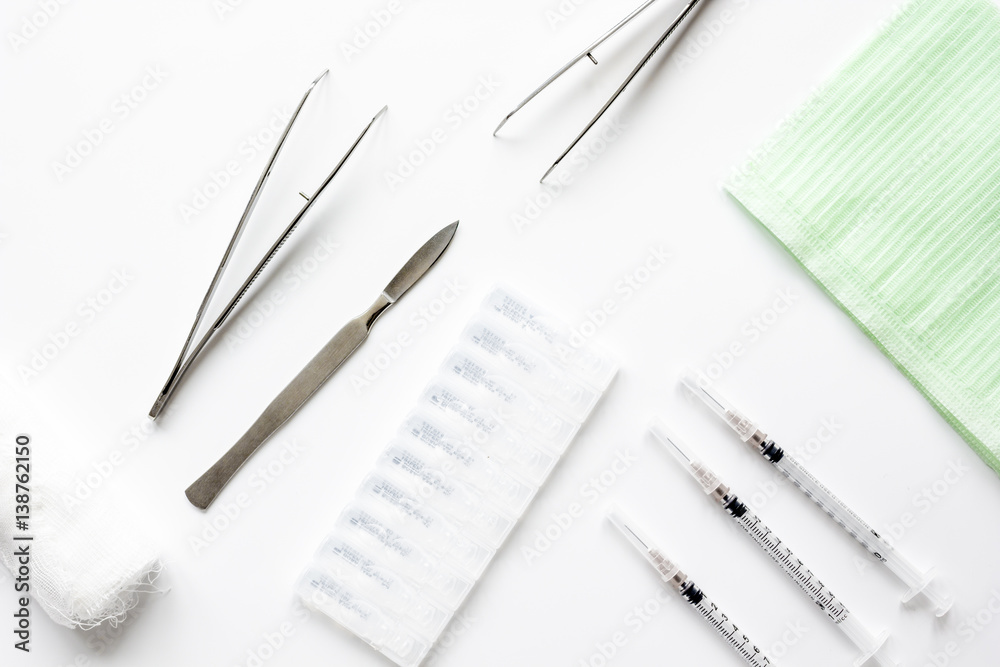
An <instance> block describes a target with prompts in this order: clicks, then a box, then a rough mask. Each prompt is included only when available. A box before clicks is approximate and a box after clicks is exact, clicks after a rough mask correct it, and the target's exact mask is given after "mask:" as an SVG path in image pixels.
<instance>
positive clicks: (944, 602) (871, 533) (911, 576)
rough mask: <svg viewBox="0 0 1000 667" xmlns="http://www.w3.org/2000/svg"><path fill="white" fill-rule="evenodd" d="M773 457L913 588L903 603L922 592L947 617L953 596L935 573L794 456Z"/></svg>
mask: <svg viewBox="0 0 1000 667" xmlns="http://www.w3.org/2000/svg"><path fill="white" fill-rule="evenodd" d="M770 460H771V463H772V464H774V466H775V467H776V468H777V469H778V470H780V471H781V472H782V474H784V475H785V477H787V478H788V479H789V480H790V481H791V482H792V483H793V484H795V486H797V487H799V489H800V490H801V491H802V492H803V493H805V494H806V495H807V496H808V497H809V498H811V499H812V501H813V502H814V503H816V504H817V505H819V506H820V507H821V508H822V509H823V511H825V512H826V513H827V514H828V515H829V516H830V517H831V518H832V519H833V520H834V521H836V522H837V523H838V524H839V525H840V526H841V527H842V528H843V529H844V530H846V531H847V532H848V533H849V534H850V535H851V536H852V537H853V538H854V539H855V540H857V541H858V542H859V543H860V544H861V545H862V546H863V547H864V548H865V549H867V550H868V553H870V554H871V555H872V556H874V557H875V558H877V559H878V560H880V561H882V562H883V563H885V565H886V567H887V568H889V571H890V572H892V573H893V574H895V575H896V577H897V578H899V580H900V581H902V582H903V583H904V584H906V586H907V587H908V588H909V590H908V591H907V592H906V594H905V595H904V596H903V602H909V601H910V600H911V599H912V598H913V597H915V596H916V595H917V594H918V593H920V594H923V595H924V596H925V597H926V598H927V600H928V601H929V602H930V604H931V605H932V606H933V608H934V613H935V614H936V615H937V616H943V615H944V614H946V613H947V612H948V610H949V609H950V608H951V604H952V600H951V596H950V595H949V594H948V593H946V592H944V591H943V590H942V589H941V588H939V587H937V586H933V585H932V584H931V580H932V579H933V574H932V573H931V572H921V571H920V570H919V569H917V567H916V566H915V565H913V564H912V563H911V562H910V561H909V560H907V559H906V558H905V557H904V556H903V555H902V554H901V553H899V552H898V551H897V550H896V549H895V548H894V547H893V546H892V545H891V544H889V542H888V541H886V539H885V538H883V537H882V536H881V535H879V534H878V533H877V532H875V530H874V529H873V528H872V527H871V526H869V525H868V524H867V523H865V522H864V521H863V520H862V519H861V517H859V516H858V515H857V514H855V513H854V512H853V511H852V510H851V508H849V507H848V506H847V505H846V504H844V502H843V501H842V500H840V498H838V497H837V496H835V495H834V494H833V492H832V491H830V490H829V489H828V488H826V487H825V486H824V485H823V484H822V483H821V482H820V481H819V480H818V479H816V477H814V476H813V475H812V473H810V472H809V471H808V470H806V469H805V468H804V467H803V466H802V464H801V463H799V462H798V461H797V460H796V459H795V458H794V457H792V456H789V455H788V454H783V455H782V456H781V457H779V458H774V459H770Z"/></svg>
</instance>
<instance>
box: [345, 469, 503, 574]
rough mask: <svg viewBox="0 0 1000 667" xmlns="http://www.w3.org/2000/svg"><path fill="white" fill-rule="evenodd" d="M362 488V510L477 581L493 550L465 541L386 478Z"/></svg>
mask: <svg viewBox="0 0 1000 667" xmlns="http://www.w3.org/2000/svg"><path fill="white" fill-rule="evenodd" d="M362 489H363V491H362V493H363V494H365V495H363V496H362V498H363V499H364V500H367V502H365V504H364V509H365V510H366V511H368V512H370V513H371V514H373V515H375V516H376V517H378V518H379V519H381V520H382V521H383V522H384V524H385V525H386V526H388V527H389V528H391V529H393V530H396V531H398V532H399V533H400V534H401V535H403V536H405V537H407V538H408V539H410V540H411V541H414V542H417V543H418V544H420V545H422V546H423V547H425V548H426V549H427V550H428V551H431V552H432V553H434V554H437V555H439V556H443V557H444V558H446V559H447V560H448V562H450V563H452V564H454V565H456V566H457V567H459V568H460V569H462V570H463V571H465V572H467V573H469V574H471V575H472V576H473V577H475V578H478V577H479V575H480V574H481V573H482V571H483V568H485V567H486V563H488V562H489V560H490V559H491V558H492V557H493V549H490V548H489V547H486V546H484V545H482V544H480V543H479V542H477V541H476V540H474V539H471V538H469V537H468V536H466V535H465V533H464V531H462V530H460V529H459V527H458V526H456V525H455V524H453V523H452V522H450V521H448V520H447V519H446V518H444V516H442V515H441V514H439V513H438V512H435V511H434V510H432V509H430V508H428V507H424V506H422V505H421V504H419V503H417V502H415V500H416V499H415V498H412V497H411V496H408V495H407V494H405V493H403V491H402V489H400V488H399V487H398V486H396V485H395V484H393V483H392V482H391V481H389V480H388V479H386V478H384V477H382V476H380V475H372V476H371V477H369V478H368V480H367V481H366V483H365V484H364V485H363V486H362ZM359 501H361V499H359ZM362 502H363V501H362Z"/></svg>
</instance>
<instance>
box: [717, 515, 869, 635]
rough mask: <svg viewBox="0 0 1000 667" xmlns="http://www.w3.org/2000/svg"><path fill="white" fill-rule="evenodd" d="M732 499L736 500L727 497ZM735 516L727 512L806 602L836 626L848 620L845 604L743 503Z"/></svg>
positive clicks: (848, 612) (848, 613) (848, 615)
mask: <svg viewBox="0 0 1000 667" xmlns="http://www.w3.org/2000/svg"><path fill="white" fill-rule="evenodd" d="M730 498H733V499H735V496H730ZM739 507H740V509H739V511H738V512H737V513H733V512H730V515H731V516H732V517H733V519H734V520H735V521H736V523H738V524H739V526H740V528H742V529H743V530H744V532H746V534H747V535H749V536H750V537H751V539H753V541H754V542H756V543H757V546H759V547H760V548H761V549H763V550H764V552H765V553H766V554H767V555H768V556H770V557H771V560H773V561H774V562H775V563H776V564H777V565H778V567H780V568H781V569H782V571H783V572H784V573H785V574H787V575H788V577H789V578H790V579H791V580H792V581H794V582H795V584H796V585H797V586H798V587H799V588H800V589H802V592H803V593H805V594H806V595H808V596H809V599H810V600H812V601H813V602H814V603H815V604H817V605H818V606H819V607H820V609H822V610H823V611H825V612H826V615H827V616H829V617H830V619H831V620H832V621H833V622H834V623H837V624H838V625H839V624H840V623H841V622H843V621H844V620H845V619H847V618H849V617H850V615H851V613H850V611H848V609H847V607H845V606H844V603H843V602H841V601H840V600H838V599H837V597H836V596H835V595H834V594H833V592H832V591H830V589H828V588H827V587H826V586H825V585H824V584H823V582H822V581H820V580H819V578H817V577H816V575H814V574H813V573H812V572H810V571H809V568H807V567H806V566H805V564H803V563H802V561H800V560H799V559H798V558H797V557H796V556H795V554H794V553H792V550H791V549H789V548H788V547H787V546H785V544H784V542H782V540H781V538H779V537H778V536H777V535H775V534H774V531H772V530H771V529H770V528H768V527H767V524H765V523H764V522H763V521H761V520H760V519H759V518H758V517H757V516H756V515H755V514H754V513H753V512H751V511H750V510H749V509H747V508H746V506H745V505H743V504H742V503H740V504H739Z"/></svg>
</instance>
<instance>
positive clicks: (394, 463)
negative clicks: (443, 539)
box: [377, 443, 514, 549]
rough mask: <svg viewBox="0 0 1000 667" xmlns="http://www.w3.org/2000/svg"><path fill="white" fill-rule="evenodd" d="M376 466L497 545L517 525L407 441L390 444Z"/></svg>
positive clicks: (491, 544) (470, 529) (402, 485)
mask: <svg viewBox="0 0 1000 667" xmlns="http://www.w3.org/2000/svg"><path fill="white" fill-rule="evenodd" d="M377 470H378V471H380V472H383V473H384V474H385V475H386V477H388V478H390V479H394V480H395V481H397V482H398V483H399V485H400V486H401V487H402V488H404V489H407V490H409V491H410V492H411V493H413V494H416V495H417V496H418V497H419V498H421V499H422V500H423V501H424V502H426V503H427V504H428V505H430V506H431V507H434V508H435V509H437V510H438V511H440V512H442V513H443V514H444V515H445V516H447V517H449V518H450V519H452V520H453V521H455V522H457V523H458V524H460V525H461V526H462V527H463V528H466V529H467V530H469V531H470V532H471V533H472V534H473V535H474V536H476V537H478V538H482V540H483V542H484V543H485V544H489V545H490V546H492V547H493V548H494V549H495V548H497V547H499V546H500V545H501V544H502V543H503V541H504V538H506V537H507V533H509V532H510V529H511V528H512V527H513V526H514V520H513V519H512V518H510V517H508V516H507V515H506V514H504V513H502V512H501V511H500V510H499V509H497V508H496V507H494V506H493V505H492V504H490V502H489V501H488V500H486V498H485V497H484V496H483V495H482V493H480V492H479V491H477V490H475V489H473V488H472V487H470V486H468V485H467V484H465V483H464V482H460V481H458V480H456V479H453V478H451V476H450V473H448V472H446V471H444V470H442V469H439V468H437V467H435V466H434V465H432V463H431V462H430V461H428V460H427V458H426V455H425V453H424V452H418V451H415V450H414V449H413V448H412V447H411V446H408V445H406V444H404V443H395V444H392V445H390V446H389V447H388V448H387V449H386V451H385V453H384V454H383V456H382V458H381V459H379V463H378V467H377Z"/></svg>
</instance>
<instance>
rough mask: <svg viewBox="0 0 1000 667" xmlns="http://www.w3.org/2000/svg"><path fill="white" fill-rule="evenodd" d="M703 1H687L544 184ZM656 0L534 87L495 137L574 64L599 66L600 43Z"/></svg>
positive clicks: (570, 146)
mask: <svg viewBox="0 0 1000 667" xmlns="http://www.w3.org/2000/svg"><path fill="white" fill-rule="evenodd" d="M701 1H702V0H688V1H687V4H685V6H684V8H683V9H682V10H681V13H680V14H678V15H677V18H675V19H674V20H673V22H671V24H670V25H669V26H667V29H666V31H665V32H664V33H663V34H662V35H660V37H659V39H657V40H656V42H655V43H654V44H653V46H652V48H650V49H649V51H647V52H646V55H644V56H643V57H642V59H641V60H639V63H638V64H637V65H636V66H635V68H633V69H632V71H631V72H629V75H628V76H627V77H625V80H624V81H623V82H622V84H621V85H620V86H618V90H616V91H615V92H614V93H613V94H612V95H611V97H610V98H609V99H608V101H607V102H605V103H604V106H603V107H601V110H600V111H598V112H597V115H596V116H594V117H593V118H592V119H591V120H590V122H589V123H587V125H586V126H585V127H584V128H583V130H582V131H581V132H580V134H578V135H577V136H576V139H574V140H573V143H571V144H570V145H569V147H567V148H566V150H564V151H563V152H562V155H560V156H559V158H558V159H557V160H556V161H555V162H553V163H552V166H551V167H549V169H548V171H546V172H545V175H543V176H542V177H541V179H539V182H540V183H544V182H545V179H546V178H547V177H548V175H549V174H551V173H552V172H553V171H554V170H555V168H556V167H557V166H559V163H560V162H562V161H563V158H565V157H566V156H567V155H569V152H570V151H571V150H573V148H574V147H575V146H576V145H577V144H578V143H580V140H581V139H583V136H584V135H585V134H587V132H589V131H590V128H592V127H593V126H594V125H595V124H596V123H597V121H598V120H600V118H601V116H603V115H604V112H605V111H607V110H608V108H609V107H610V106H611V105H612V104H613V103H614V101H615V100H617V99H618V96H619V95H621V94H622V91H623V90H625V88H626V87H627V86H628V85H629V84H630V83H632V79H634V78H635V76H636V74H638V73H639V70H641V69H642V68H643V67H645V66H646V64H647V63H648V62H649V61H650V60H651V59H652V57H653V55H655V54H656V52H657V51H659V50H660V47H661V46H663V44H664V42H666V41H667V40H668V39H670V36H671V35H673V34H674V32H675V31H676V30H677V28H678V27H680V25H681V24H682V23H684V20H685V19H687V18H688V16H689V15H690V14H691V12H693V11H694V10H695V8H696V7H697V6H698V5H699V4H700V3H701ZM654 2H656V0H646V1H645V2H643V3H642V4H641V5H639V6H638V7H637V8H636V9H635V10H633V11H632V13H631V14H629V15H628V16H626V17H625V18H623V19H622V20H621V21H619V22H618V23H617V24H615V26H614V27H613V28H611V30H609V31H607V32H606V33H604V34H603V35H601V36H600V37H599V38H597V40H595V41H594V42H593V43H591V44H590V45H589V46H588V47H587V48H585V49H584V50H583V51H581V52H580V53H578V54H577V55H576V56H575V57H574V58H573V59H572V60H570V61H569V62H568V63H566V64H565V65H563V66H562V67H561V68H560V69H559V70H557V71H556V73H555V74H553V75H552V76H550V77H549V78H548V79H546V80H545V82H544V83H542V85H540V86H539V87H538V88H535V90H533V91H532V92H531V94H530V95H528V96H527V97H526V98H524V99H523V100H522V101H521V103H520V104H518V105H517V106H516V107H514V110H513V111H511V112H510V113H509V114H507V115H506V116H505V117H504V119H503V120H502V121H500V124H499V125H497V129H495V130H493V136H496V135H497V132H499V131H500V128H502V127H503V126H504V125H506V124H507V121H508V120H510V118H511V116H513V115H514V114H516V113H517V112H518V111H520V110H521V108H522V107H524V105H526V104H527V103H528V102H530V101H531V100H533V99H534V98H535V96H537V95H538V94H539V93H540V92H542V91H543V90H545V89H546V88H547V87H548V86H549V84H551V83H552V82H553V81H555V80H556V79H558V78H559V77H561V76H562V75H563V74H565V73H566V72H567V71H568V70H569V69H570V68H571V67H573V65H575V64H577V63H578V62H580V61H581V60H583V59H584V58H589V59H590V60H591V62H593V63H594V64H595V65H596V64H597V59H596V58H595V57H594V55H593V53H592V51H593V50H594V49H596V48H597V47H598V46H600V45H601V44H603V43H604V42H605V41H607V40H608V39H609V38H610V37H611V36H612V35H614V34H615V33H617V32H618V31H619V30H621V29H622V28H624V27H625V25H626V24H628V23H630V22H631V21H632V19H634V18H635V17H637V16H638V15H639V14H641V13H642V12H644V11H646V9H648V8H649V6H650V5H652V4H653V3H654Z"/></svg>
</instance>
